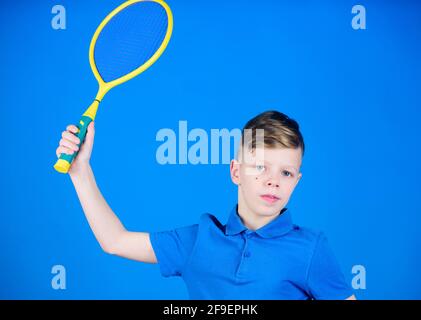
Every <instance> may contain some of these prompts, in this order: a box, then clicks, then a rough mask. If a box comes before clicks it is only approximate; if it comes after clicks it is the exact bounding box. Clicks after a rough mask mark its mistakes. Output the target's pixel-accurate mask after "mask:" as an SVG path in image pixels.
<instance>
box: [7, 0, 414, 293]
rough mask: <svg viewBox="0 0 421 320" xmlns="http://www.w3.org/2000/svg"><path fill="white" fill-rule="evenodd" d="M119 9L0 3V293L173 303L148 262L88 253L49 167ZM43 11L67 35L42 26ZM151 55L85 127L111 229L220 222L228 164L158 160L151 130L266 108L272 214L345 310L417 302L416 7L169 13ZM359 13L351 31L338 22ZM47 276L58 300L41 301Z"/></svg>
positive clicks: (175, 286) (305, 4)
mask: <svg viewBox="0 0 421 320" xmlns="http://www.w3.org/2000/svg"><path fill="white" fill-rule="evenodd" d="M120 3H121V1H119V0H112V1H111V0H110V1H94V0H89V1H88V0H85V1H64V0H63V1H60V3H57V2H55V1H54V2H53V1H29V0H28V1H22V0H20V1H8V2H5V1H4V2H2V3H1V4H0V24H1V28H0V41H1V44H2V46H1V50H0V63H1V75H2V77H1V80H0V81H1V83H0V91H1V95H0V118H1V120H2V131H3V139H2V143H1V145H2V148H1V156H0V165H1V173H0V200H1V201H0V214H1V221H0V237H1V239H0V240H1V247H0V248H1V250H0V261H1V263H0V298H3V299H4V298H18V299H30V298H31V299H44V298H52V299H87V298H93V299H99V298H112V299H186V298H187V291H186V289H185V287H184V285H183V282H182V280H181V279H179V278H169V279H165V278H163V277H161V276H160V273H159V268H158V266H157V265H151V264H142V263H139V262H134V261H130V260H125V259H122V258H119V257H115V256H110V255H107V254H105V253H104V252H102V251H101V249H100V247H99V245H98V243H97V242H96V240H95V238H94V236H93V234H92V232H91V230H90V228H89V226H88V224H87V222H86V219H85V217H84V215H83V211H82V209H81V207H80V204H79V201H78V199H77V196H76V193H75V191H74V188H73V186H72V183H71V180H70V179H69V177H68V176H64V175H61V174H58V173H57V172H55V171H54V170H53V167H52V166H53V164H54V163H55V161H56V155H55V149H56V147H57V145H58V141H59V139H60V134H61V131H62V130H64V129H65V127H66V125H67V124H69V123H76V122H77V121H78V120H79V117H80V116H81V114H82V113H83V111H84V110H85V108H86V107H87V106H88V105H89V104H90V103H91V101H92V100H93V98H94V95H95V93H96V90H97V84H96V81H95V79H94V77H93V75H92V73H91V70H90V66H89V62H88V47H89V43H90V39H91V37H92V35H93V33H94V31H95V29H96V27H97V26H98V24H99V23H100V22H101V20H102V19H103V18H104V17H105V16H106V14H107V13H108V12H109V11H111V10H112V9H113V8H114V7H116V6H117V5H118V4H120ZM55 4H61V5H64V6H65V8H66V10H67V12H66V13H67V29H66V30H54V29H53V28H52V27H51V19H52V18H53V16H54V15H53V14H52V13H51V8H52V7H53V6H54V5H55ZM168 4H169V5H170V7H171V8H172V11H173V14H174V21H175V24H174V33H173V37H172V39H171V41H170V44H169V46H168V48H167V50H166V52H165V53H164V55H163V56H162V57H161V58H160V60H158V62H157V63H156V64H155V65H153V66H152V68H151V69H149V70H147V71H146V72H145V73H143V74H142V75H141V76H139V77H138V78H136V79H134V80H132V81H130V82H128V83H126V84H124V85H122V86H120V87H117V88H115V89H113V90H112V91H111V92H110V93H109V94H108V95H107V96H106V97H105V99H104V101H103V102H102V103H101V106H100V109H99V112H98V115H97V119H96V139H95V146H94V152H93V158H92V161H91V163H92V167H93V169H94V172H95V175H96V179H97V183H98V185H99V187H100V189H101V191H102V193H103V195H104V197H105V198H106V199H107V201H108V203H109V204H110V206H111V208H112V209H113V210H114V211H115V212H116V214H117V215H118V216H119V217H120V218H121V220H122V222H123V223H124V224H125V226H126V227H127V228H128V229H130V230H134V231H151V232H152V231H159V230H168V229H171V228H175V227H179V226H184V225H189V224H193V223H196V222H197V221H198V218H199V216H200V215H201V214H202V213H204V212H210V213H212V214H214V215H216V216H217V217H218V218H220V219H221V220H223V221H226V219H227V217H228V213H229V210H230V209H231V208H232V206H233V205H235V203H236V200H237V199H236V196H237V190H236V187H235V185H233V184H232V182H231V180H230V177H229V166H228V165H223V164H221V165H159V164H158V163H157V162H156V159H155V153H156V150H157V148H158V146H159V145H160V144H161V143H160V142H157V141H156V140H155V135H156V133H157V132H158V131H159V130H160V129H162V128H171V129H173V130H175V131H176V132H177V128H178V121H181V120H186V121H188V126H189V129H193V128H203V129H205V130H206V131H207V132H208V133H209V132H210V129H212V128H216V129H220V128H229V129H233V128H241V127H242V126H243V125H244V124H245V122H246V121H247V120H248V119H250V118H251V117H253V116H255V115H256V114H258V113H260V112H262V111H265V110H268V109H277V110H280V111H282V112H285V113H286V114H288V115H289V116H291V117H292V118H295V119H296V120H298V122H299V123H300V126H301V128H302V132H303V135H304V138H305V142H306V147H307V150H306V155H305V158H304V163H303V167H302V172H303V179H302V180H301V182H300V184H299V185H298V187H297V189H296V191H295V193H294V194H293V196H292V198H291V201H290V203H289V204H288V207H289V208H290V210H291V212H292V213H293V217H294V221H295V223H297V224H300V225H305V226H308V227H313V228H316V229H322V230H323V231H324V232H325V233H326V234H327V236H328V238H329V241H330V243H331V246H332V247H333V249H334V251H335V253H336V255H337V257H338V260H339V262H340V264H341V266H342V267H343V271H344V274H345V276H346V278H347V280H348V281H350V282H351V280H352V277H353V274H352V273H351V268H352V266H354V265H364V266H365V268H366V271H367V275H366V276H367V282H366V284H367V288H366V289H365V290H356V291H355V293H356V295H357V297H358V298H360V299H420V298H421V277H420V276H419V270H420V268H421V256H420V255H421V253H420V252H421V251H420V249H419V248H420V246H421V241H420V236H419V233H418V231H419V230H418V229H419V227H420V222H421V218H420V213H421V202H420V201H419V199H420V193H419V190H420V187H419V181H420V178H421V172H420V165H419V163H420V160H421V159H420V151H419V145H420V143H419V140H418V139H419V136H420V129H419V128H420V125H419V124H420V115H421V112H420V106H421V103H420V102H421V101H420V93H419V91H420V74H421V73H420V66H421V64H420V53H421V50H420V39H421V38H420V37H421V26H420V24H421V10H420V9H421V5H420V3H417V2H416V1H413V2H412V1H394V2H393V1H368V0H367V1H363V2H362V3H360V2H354V1H340V2H339V1H314V2H312V1H302V2H300V3H299V4H298V3H297V2H296V1H275V0H274V1H259V2H256V1H250V2H246V1H233V0H230V1H219V2H215V1H174V0H171V1H170V0H169V1H168ZM355 4H363V5H364V6H365V8H366V10H367V29H366V30H354V29H352V27H351V20H352V17H353V14H352V13H351V8H352V6H353V5H355ZM54 265H64V266H65V268H66V272H67V283H66V284H67V289H66V290H53V289H52V287H51V279H52V277H53V275H52V274H51V268H52V266H54Z"/></svg>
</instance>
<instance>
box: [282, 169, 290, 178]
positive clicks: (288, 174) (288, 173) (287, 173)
mask: <svg viewBox="0 0 421 320" xmlns="http://www.w3.org/2000/svg"><path fill="white" fill-rule="evenodd" d="M282 174H283V175H284V176H285V177H291V176H292V173H291V172H289V171H287V170H284V171H282Z"/></svg>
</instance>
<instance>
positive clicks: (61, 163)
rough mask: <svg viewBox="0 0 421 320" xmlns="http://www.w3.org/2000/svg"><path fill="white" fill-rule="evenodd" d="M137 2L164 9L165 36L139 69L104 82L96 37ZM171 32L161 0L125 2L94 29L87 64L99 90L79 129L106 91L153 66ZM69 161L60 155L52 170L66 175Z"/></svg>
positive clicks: (170, 20)
mask: <svg viewBox="0 0 421 320" xmlns="http://www.w3.org/2000/svg"><path fill="white" fill-rule="evenodd" d="M138 2H156V3H158V4H160V5H161V6H162V7H163V8H164V9H165V11H166V13H167V17H168V26H167V32H166V34H165V37H164V40H163V41H162V43H161V46H160V47H159V48H158V50H157V51H156V52H155V53H154V54H153V56H152V57H150V58H149V60H148V61H146V62H145V63H144V64H143V65H141V66H140V67H139V68H137V69H135V70H133V71H131V72H130V73H128V74H126V75H125V76H122V77H120V78H117V79H115V80H113V81H110V82H105V81H104V80H103V79H102V78H101V75H100V74H99V71H98V69H97V67H96V64H95V58H94V50H95V44H96V41H97V40H98V37H99V35H100V33H101V31H102V30H103V29H104V27H105V26H106V25H107V23H108V22H109V21H110V20H111V19H112V18H113V17H114V16H115V15H117V14H118V13H119V12H120V11H122V10H124V9H125V8H127V7H128V6H130V5H132V4H134V3H138ZM172 30H173V16H172V12H171V9H170V7H169V6H168V5H167V4H166V3H165V2H164V1H162V0H129V1H126V2H124V3H122V4H121V5H120V6H118V7H117V8H115V9H114V10H113V11H111V12H110V13H109V14H108V15H107V16H106V17H105V19H104V20H103V21H102V22H101V23H100V25H99V26H98V28H97V29H96V31H95V33H94V35H93V37H92V40H91V44H90V46H89V63H90V65H91V69H92V72H93V74H94V76H95V78H96V80H97V81H98V86H99V88H98V92H97V94H96V96H95V100H94V102H93V103H92V104H91V105H90V106H89V107H88V109H86V111H85V112H84V114H83V116H82V119H81V120H80V122H79V125H80V127H84V126H85V125H86V127H87V124H86V122H87V121H83V118H84V117H88V118H89V119H90V120H91V121H93V120H95V117H96V113H97V111H98V106H99V103H100V102H101V101H102V99H103V98H104V96H105V95H106V94H107V92H108V91H110V90H111V89H112V88H114V87H115V86H118V85H119V84H122V83H124V82H126V81H129V80H130V79H133V78H134V77H136V76H138V75H139V74H141V73H142V72H143V71H145V70H146V69H148V68H149V67H150V66H151V65H152V64H154V62H155V61H156V60H158V58H159V57H160V56H161V55H162V53H163V52H164V50H165V48H166V47H167V45H168V42H169V41H170V38H171V34H172ZM85 119H86V118H85ZM91 121H89V122H91ZM80 131H81V128H79V132H78V133H80ZM85 134H86V130H85V132H84V134H83V135H85ZM79 138H80V137H79ZM83 138H84V136H83ZM80 140H81V143H82V142H83V139H80ZM76 155H77V152H75V153H74V154H73V155H72V157H71V160H73V158H74V157H76ZM69 160H70V159H69V157H66V156H64V154H62V155H61V156H60V158H59V159H58V160H57V162H56V164H55V165H54V168H55V169H56V170H57V171H58V172H60V173H67V172H68V171H69V169H70V166H71V161H69Z"/></svg>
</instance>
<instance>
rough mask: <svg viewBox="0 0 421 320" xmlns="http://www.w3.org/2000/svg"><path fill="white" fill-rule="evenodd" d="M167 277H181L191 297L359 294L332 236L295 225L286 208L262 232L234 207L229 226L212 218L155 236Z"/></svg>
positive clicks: (341, 296)
mask: <svg viewBox="0 0 421 320" xmlns="http://www.w3.org/2000/svg"><path fill="white" fill-rule="evenodd" d="M150 240H151V244H152V247H153V249H154V252H155V255H156V257H157V260H158V263H159V267H160V271H161V274H162V275H163V276H164V277H170V276H180V277H182V279H183V280H184V282H185V284H186V286H187V290H188V293H189V297H190V299H194V300H199V299H270V300H272V299H289V300H301V299H346V298H348V297H349V296H351V295H352V294H353V292H352V289H351V288H350V286H349V284H348V283H347V282H346V281H345V279H344V276H343V274H342V272H341V270H340V267H339V265H338V263H337V261H336V259H335V257H334V254H333V253H332V251H331V249H330V247H329V245H328V242H327V239H326V236H325V235H324V234H323V233H321V232H316V231H313V230H311V229H308V228H303V227H299V226H297V225H294V224H293V223H292V219H291V214H290V211H289V210H287V209H286V208H284V209H283V210H282V211H281V212H280V214H279V215H278V217H277V218H275V219H274V220H272V221H271V222H270V223H268V224H266V225H265V226H263V227H261V228H260V229H258V230H255V231H253V230H249V229H248V228H247V227H246V226H244V224H243V222H242V220H241V218H240V217H239V215H238V212H237V206H235V207H234V208H233V210H232V211H231V214H230V216H229V219H228V222H227V224H226V225H223V224H222V223H220V222H219V221H218V219H217V218H216V217H215V216H213V215H211V214H203V215H202V216H201V217H200V221H199V223H198V224H194V225H191V226H187V227H181V228H176V229H174V230H170V231H164V232H154V233H151V234H150Z"/></svg>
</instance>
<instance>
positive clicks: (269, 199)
mask: <svg viewBox="0 0 421 320" xmlns="http://www.w3.org/2000/svg"><path fill="white" fill-rule="evenodd" d="M260 198H262V199H263V200H265V201H266V202H268V203H274V202H276V201H278V200H279V198H278V197H277V196H275V195H273V194H263V195H261V196H260Z"/></svg>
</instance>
